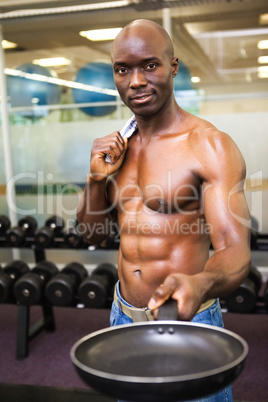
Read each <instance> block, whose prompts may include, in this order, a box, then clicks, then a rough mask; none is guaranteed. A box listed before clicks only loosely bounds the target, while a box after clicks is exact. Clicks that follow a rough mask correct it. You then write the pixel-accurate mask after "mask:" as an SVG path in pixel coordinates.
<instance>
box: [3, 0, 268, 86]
mask: <svg viewBox="0 0 268 402" xmlns="http://www.w3.org/2000/svg"><path fill="white" fill-rule="evenodd" d="M118 1H122V0H115V1H113V2H112V3H110V4H109V5H107V2H108V0H107V2H104V1H98V0H95V1H94V0H87V1H83V0H80V1H73V0H62V1H59V0H45V1H41V0H0V24H1V25H2V31H3V37H4V39H6V40H9V41H12V42H16V43H18V45H19V48H18V49H16V50H9V51H6V52H5V55H6V57H5V64H6V67H9V68H14V67H16V66H18V65H20V64H22V63H24V62H31V61H32V60H33V59H37V58H43V57H56V56H64V57H66V58H69V59H71V60H72V63H71V64H70V65H69V66H67V67H58V68H55V70H56V71H57V73H58V75H59V77H60V78H63V79H73V77H74V75H75V73H76V71H77V70H78V69H79V68H81V67H82V66H83V65H85V64H87V63H89V62H91V61H94V60H101V59H103V60H109V59H110V56H109V53H110V46H111V42H107V41H106V42H90V41H89V40H87V39H85V38H83V37H81V36H79V31H81V30H88V29H97V28H111V27H118V26H124V25H126V24H127V23H128V22H130V21H132V20H134V19H137V18H148V19H152V20H154V21H156V22H158V23H160V24H162V25H163V16H164V15H170V16H171V22H172V24H171V26H172V31H171V34H172V39H173V42H174V45H175V54H176V56H178V57H179V60H181V61H182V62H183V63H184V64H185V65H186V66H187V67H188V69H189V71H190V73H191V75H192V76H198V77H200V79H201V81H200V83H199V84H196V85H195V86H196V87H197V88H198V87H200V88H209V87H215V86H217V87H218V88H219V87H221V88H222V90H224V89H226V90H227V88H232V89H233V88H237V87H238V86H239V87H241V88H244V89H242V90H245V91H250V90H251V91H252V90H254V91H256V90H258V91H263V90H266V91H267V90H268V78H266V79H261V78H258V74H257V68H258V66H259V64H258V57H259V56H264V55H267V56H268V49H266V50H265V49H264V50H260V49H258V48H257V43H258V41H259V40H262V39H268V23H267V22H266V24H261V23H260V15H261V14H264V13H268V2H267V0H178V1H176V0H171V1H161V0H151V1H150V0H124V1H125V3H123V2H122V3H120V4H124V5H122V6H121V7H117V5H118V4H119V3H118ZM94 4H95V5H96V9H94V10H93V7H94V8H95V6H94ZM100 6H102V8H101V7H100ZM63 7H64V8H63ZM67 7H69V8H67ZM83 7H87V8H89V9H84V10H82V8H83ZM107 7H108V8H107ZM90 8H91V9H90ZM18 10H19V11H18ZM31 10H38V11H31ZM15 11H18V12H15ZM63 11H64V13H63ZM30 14H32V15H30ZM37 14H39V15H37ZM164 25H165V24H164ZM266 65H268V63H267V64H266Z"/></svg>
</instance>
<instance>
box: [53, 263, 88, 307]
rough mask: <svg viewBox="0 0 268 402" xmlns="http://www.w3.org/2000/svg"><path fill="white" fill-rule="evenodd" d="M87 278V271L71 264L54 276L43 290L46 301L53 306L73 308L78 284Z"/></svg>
mask: <svg viewBox="0 0 268 402" xmlns="http://www.w3.org/2000/svg"><path fill="white" fill-rule="evenodd" d="M86 277H87V270H86V268H85V267H84V266H83V265H82V264H79V263H78V262H71V263H70V264H68V265H66V267H65V268H63V269H62V270H61V272H60V273H59V274H57V275H55V276H54V277H53V278H52V279H51V280H50V281H49V282H48V283H47V284H46V288H45V295H46V299H47V301H48V302H49V303H50V304H52V305H54V306H73V305H75V301H76V298H77V290H78V287H79V285H80V283H81V282H82V281H83V280H84V279H85V278H86Z"/></svg>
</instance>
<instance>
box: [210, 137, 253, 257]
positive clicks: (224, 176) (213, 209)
mask: <svg viewBox="0 0 268 402" xmlns="http://www.w3.org/2000/svg"><path fill="white" fill-rule="evenodd" d="M212 157H213V158H214V160H215V164H214V167H213V169H207V172H206V174H207V177H206V179H205V181H204V183H203V208H204V214H205V219H206V222H207V224H209V227H210V234H211V242H212V245H213V247H214V250H220V249H223V248H226V247H227V246H228V245H230V244H232V243H236V244H237V243H240V244H242V243H245V245H248V242H249V228H250V215H249V210H248V206H247V202H246V199H245V194H244V188H243V187H244V179H245V163H244V159H243V157H242V155H241V154H240V151H239V150H238V149H237V148H236V147H235V146H234V144H232V143H228V144H227V145H225V147H224V148H223V152H221V154H220V155H217V154H216V153H215V154H214V155H212Z"/></svg>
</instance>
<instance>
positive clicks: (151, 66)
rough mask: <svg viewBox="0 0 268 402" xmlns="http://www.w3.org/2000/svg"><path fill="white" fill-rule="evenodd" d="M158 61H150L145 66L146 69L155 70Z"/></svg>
mask: <svg viewBox="0 0 268 402" xmlns="http://www.w3.org/2000/svg"><path fill="white" fill-rule="evenodd" d="M156 66H157V65H156V63H149V64H147V65H146V66H145V69H146V70H154V69H155V68H156Z"/></svg>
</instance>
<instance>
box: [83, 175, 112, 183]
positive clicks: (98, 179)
mask: <svg viewBox="0 0 268 402" xmlns="http://www.w3.org/2000/svg"><path fill="white" fill-rule="evenodd" d="M107 177H108V176H107V175H106V174H104V173H91V172H89V175H88V177H87V182H88V183H92V182H93V183H106V179H107Z"/></svg>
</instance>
